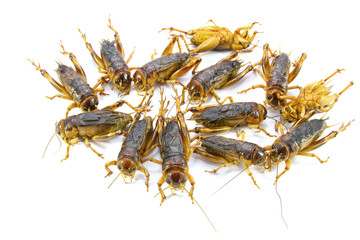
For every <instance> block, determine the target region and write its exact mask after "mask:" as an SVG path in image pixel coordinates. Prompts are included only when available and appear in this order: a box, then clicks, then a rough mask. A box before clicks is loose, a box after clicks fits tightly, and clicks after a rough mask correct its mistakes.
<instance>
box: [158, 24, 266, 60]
mask: <svg viewBox="0 0 360 240" xmlns="http://www.w3.org/2000/svg"><path fill="white" fill-rule="evenodd" d="M209 22H212V23H213V24H214V26H207V27H200V28H196V29H192V30H189V31H182V30H178V29H175V28H172V27H170V28H163V29H162V30H166V29H167V30H170V31H177V32H180V33H183V34H186V35H192V37H191V39H190V40H191V42H192V43H193V44H194V45H196V46H197V47H196V48H195V49H193V50H192V51H191V52H195V53H197V52H204V51H209V50H212V49H216V50H240V51H241V52H251V51H252V50H253V49H254V48H255V47H256V45H254V46H253V47H252V48H249V49H248V47H249V46H250V44H251V42H252V41H253V40H254V38H255V35H256V34H257V33H260V32H258V31H255V32H254V33H253V34H252V35H251V34H250V29H251V28H252V27H253V26H254V25H255V24H259V23H258V22H253V23H251V24H249V25H248V26H246V27H240V28H238V29H236V30H235V31H234V33H232V32H231V31H230V30H229V29H228V28H225V27H219V26H217V25H216V24H215V23H214V21H212V20H209Z"/></svg>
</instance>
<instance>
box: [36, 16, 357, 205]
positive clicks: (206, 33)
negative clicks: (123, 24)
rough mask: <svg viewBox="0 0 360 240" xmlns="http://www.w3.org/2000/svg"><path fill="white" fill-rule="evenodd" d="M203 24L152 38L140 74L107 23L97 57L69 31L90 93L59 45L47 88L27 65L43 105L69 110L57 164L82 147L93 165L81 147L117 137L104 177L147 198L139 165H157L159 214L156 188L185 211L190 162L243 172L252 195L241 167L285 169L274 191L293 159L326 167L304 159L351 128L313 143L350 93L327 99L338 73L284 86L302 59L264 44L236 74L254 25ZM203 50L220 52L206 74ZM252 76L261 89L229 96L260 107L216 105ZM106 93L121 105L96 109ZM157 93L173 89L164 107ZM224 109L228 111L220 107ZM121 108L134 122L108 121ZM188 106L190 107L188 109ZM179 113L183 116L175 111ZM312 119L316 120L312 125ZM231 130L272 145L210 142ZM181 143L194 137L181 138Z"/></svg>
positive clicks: (241, 139)
mask: <svg viewBox="0 0 360 240" xmlns="http://www.w3.org/2000/svg"><path fill="white" fill-rule="evenodd" d="M212 24H213V25H211V26H206V27H200V28H196V29H192V30H188V31H183V30H179V29H175V28H172V27H170V28H164V29H162V30H163V31H169V33H170V42H169V44H168V45H167V46H166V47H165V49H164V51H163V52H162V55H161V57H159V58H154V55H153V56H151V61H150V62H148V63H145V64H144V65H143V66H141V67H130V66H128V63H129V61H130V59H131V58H132V55H133V53H134V52H132V53H131V54H130V55H129V56H128V57H127V60H125V56H124V49H123V46H122V43H121V41H120V37H119V33H118V32H117V31H116V30H115V29H114V27H113V26H112V23H111V20H110V18H109V25H108V27H109V28H110V29H111V30H112V31H113V32H114V33H115V35H114V40H112V41H110V40H103V41H102V42H101V46H100V49H94V48H93V46H92V45H91V44H90V43H89V42H88V41H87V38H86V35H85V33H84V32H82V31H81V30H80V29H79V32H80V36H81V38H82V40H83V41H84V47H86V48H87V49H88V51H89V53H90V56H91V57H92V59H93V60H94V62H95V63H96V65H97V66H98V70H99V73H101V77H100V78H99V79H98V82H97V83H96V84H95V86H93V87H91V86H89V84H88V83H87V78H86V74H85V71H84V70H83V68H82V67H81V65H80V64H79V62H78V61H77V59H76V57H75V55H74V54H73V53H72V52H68V51H67V50H66V49H65V47H64V46H63V44H62V43H60V47H61V53H62V54H63V55H67V56H68V57H69V58H70V60H71V62H72V63H73V65H74V68H72V67H68V66H66V65H64V64H60V63H59V64H58V66H57V69H56V72H57V75H58V76H57V80H55V78H53V77H52V76H51V75H50V74H49V73H48V72H47V71H46V70H45V69H42V68H41V66H40V64H36V63H35V62H34V61H33V60H29V61H30V62H31V64H32V65H34V66H35V68H36V70H38V71H40V73H41V75H42V76H44V77H45V78H46V79H47V80H48V81H49V82H50V84H51V85H52V86H53V87H54V88H55V89H56V90H57V91H58V92H59V94H58V95H55V96H53V97H48V98H50V99H54V98H56V97H58V98H63V99H67V100H70V101H71V104H70V105H69V106H68V108H67V110H66V112H65V115H64V118H63V119H61V120H59V121H58V122H57V124H56V134H57V135H58V136H60V138H61V139H62V140H63V141H64V142H65V143H66V144H67V151H66V156H65V157H64V158H63V159H62V160H61V161H64V160H66V159H67V158H68V157H69V150H70V147H72V146H73V145H75V144H76V143H78V142H79V141H84V142H85V144H86V145H87V147H89V148H90V149H91V150H92V151H93V152H94V153H95V154H97V155H98V156H99V157H100V158H103V156H102V154H101V153H99V152H98V151H96V150H95V149H94V148H93V147H92V146H91V143H90V140H92V141H102V140H107V139H110V138H112V137H115V136H117V135H124V137H125V138H124V140H123V143H122V147H121V149H120V151H119V153H118V157H117V160H114V161H109V162H106V163H105V170H106V172H105V174H106V177H108V176H110V175H111V174H112V173H113V170H114V169H116V168H115V166H116V167H117V168H118V170H119V174H118V176H120V175H121V176H122V177H123V178H126V177H130V178H131V179H133V177H134V175H135V173H137V172H141V173H142V174H144V176H145V185H146V187H147V189H148V188H149V180H150V173H149V172H148V170H147V169H146V168H145V167H144V166H143V163H144V162H147V161H150V162H153V163H156V164H159V165H161V166H162V176H161V177H160V179H159V180H158V182H157V185H158V189H159V194H160V196H161V203H160V204H162V203H163V201H164V200H165V199H166V196H165V194H164V184H165V183H166V184H167V185H168V186H169V188H170V189H171V190H179V189H180V190H185V191H186V192H187V193H188V194H189V196H190V198H191V199H192V200H193V201H194V199H193V192H194V185H195V177H194V176H192V175H191V169H189V165H188V162H189V159H190V157H191V155H192V154H199V155H201V156H203V157H204V158H206V159H209V160H210V161H213V162H216V163H219V166H218V168H216V169H214V170H213V171H209V172H213V173H215V172H217V171H218V170H219V169H221V168H223V167H227V166H230V165H235V164H238V163H243V164H244V171H246V172H247V174H248V175H249V176H250V177H251V179H252V181H253V183H254V184H255V185H256V186H257V187H258V185H257V183H256V181H255V179H254V177H253V175H252V173H251V171H250V170H249V167H250V166H258V167H260V168H263V170H264V174H266V171H268V170H270V169H271V168H272V167H274V166H276V165H278V164H279V163H280V162H282V161H284V162H285V169H284V170H283V171H282V172H281V173H280V174H278V175H277V177H276V179H275V183H276V182H277V181H278V180H279V178H280V177H281V176H282V175H283V174H285V173H286V172H287V171H288V170H289V169H290V166H291V159H292V157H293V156H295V155H302V156H308V157H314V158H316V159H317V160H318V161H320V162H321V163H323V162H326V161H327V159H325V160H324V159H320V158H319V157H318V156H317V155H315V154H314V153H312V150H314V149H316V148H318V147H320V146H322V145H323V144H325V143H326V142H328V141H329V140H330V139H332V138H334V137H336V136H337V134H338V133H340V132H342V131H344V130H345V129H346V128H347V127H348V126H349V125H350V124H351V123H352V121H353V120H351V121H348V122H346V123H343V124H342V125H341V126H340V127H339V128H338V130H336V131H332V132H330V133H329V134H328V135H326V136H322V135H323V132H324V130H325V129H326V128H327V127H328V126H327V123H326V120H327V119H326V118H325V115H326V113H327V112H328V111H330V110H331V108H332V107H333V106H334V104H335V103H336V102H337V101H338V99H339V97H340V96H341V95H342V94H343V93H344V92H345V91H346V90H347V89H348V88H350V87H351V86H352V85H353V82H350V83H349V84H348V85H347V86H345V88H344V89H343V90H342V91H341V92H339V93H333V92H331V91H330V87H329V86H328V85H327V84H328V83H329V79H330V78H331V77H333V76H334V75H335V74H337V73H339V72H341V71H342V69H338V70H336V71H335V72H334V73H333V74H332V75H330V76H329V77H327V78H325V79H323V80H320V81H316V82H312V83H310V84H308V85H306V86H298V85H292V82H293V81H294V79H295V78H296V76H297V75H298V73H299V72H300V70H301V67H302V65H303V62H304V61H305V59H306V56H307V55H306V54H305V53H303V54H302V55H301V56H300V57H299V58H298V59H296V60H295V61H294V62H291V61H290V58H289V54H286V53H278V52H277V51H273V50H271V48H270V46H269V45H268V44H265V45H264V46H263V55H262V58H260V57H259V61H258V62H257V63H252V64H250V63H247V64H244V62H243V61H241V60H238V54H239V53H244V54H251V52H252V50H253V49H254V48H255V47H256V46H257V45H256V44H253V43H252V42H253V41H254V38H255V35H256V34H257V33H259V32H258V31H253V32H252V33H251V29H252V28H253V27H254V26H255V25H257V24H259V23H257V22H254V23H251V24H249V25H248V26H245V27H240V28H238V29H236V30H235V31H234V32H231V31H230V30H229V29H227V28H225V27H219V26H217V25H216V24H215V23H214V22H212ZM80 36H79V37H80ZM189 38H190V41H191V44H192V45H194V46H195V48H193V49H192V50H191V49H190V48H189V46H188V45H190V44H189V43H188V39H189ZM181 41H183V42H184V43H185V46H186V48H187V51H186V52H182V50H181V47H180V42H181ZM176 45H178V47H179V52H176V53H173V50H174V47H175V46H176ZM209 50H215V51H216V50H223V51H229V55H228V56H226V57H225V58H223V59H220V60H219V61H218V62H217V63H216V64H214V65H212V66H208V67H206V68H204V69H202V70H200V71H198V70H197V68H198V66H199V64H200V62H201V57H206V54H205V55H200V54H199V53H200V52H206V51H209ZM242 68H243V69H242ZM240 69H242V70H240ZM189 71H192V74H193V76H192V78H191V79H190V81H188V83H187V85H185V83H184V82H180V81H178V79H179V78H180V77H181V76H183V75H184V74H186V73H187V72H189ZM252 71H255V72H256V73H257V74H258V76H260V79H263V80H264V84H256V85H253V86H252V87H251V88H248V89H243V90H239V91H238V94H244V93H246V92H248V91H251V90H252V89H256V88H262V89H263V90H264V91H265V97H264V98H263V99H259V100H258V102H234V101H233V98H232V97H231V96H229V97H226V98H225V99H220V97H219V96H218V95H217V94H216V90H217V89H226V88H228V87H230V86H231V85H233V84H235V83H237V82H238V81H240V80H241V79H243V78H244V76H246V75H247V74H248V73H249V72H252ZM156 82H158V83H160V85H159V84H158V83H156ZM107 84H109V85H110V86H112V89H113V91H116V92H117V93H118V94H119V96H120V97H119V99H121V100H119V101H117V102H115V103H113V104H111V105H109V106H107V107H104V108H102V109H98V104H99V98H98V95H106V93H105V91H104V88H103V86H104V85H107ZM161 84H172V85H173V86H172V89H173V93H172V96H173V98H172V99H166V97H165V94H164V90H163V88H161ZM132 85H134V88H132ZM175 85H180V87H181V88H182V92H180V91H179V90H178V89H177V88H175ZM159 86H160V87H159ZM134 89H135V90H136V91H135V90H134ZM290 89H297V90H298V91H299V93H298V95H297V96H293V95H289V94H288V90H290ZM154 92H157V94H159V95H160V99H161V100H160V104H159V105H160V106H159V107H158V108H157V109H156V108H154V106H156V105H157V104H155V105H152V102H151V100H152V97H153V96H154ZM132 94H138V95H141V96H142V101H141V102H140V104H139V105H137V106H133V105H134V104H132V103H130V102H129V101H126V100H123V98H126V96H128V95H132ZM209 95H212V96H213V97H214V98H215V100H216V101H217V104H216V105H206V104H205V103H206V101H207V100H208V97H209ZM226 101H229V103H225V102H226ZM186 102H187V104H185V103H186ZM261 103H263V104H261ZM124 104H126V105H128V106H129V107H130V108H131V109H132V110H133V111H134V114H128V113H123V112H120V111H116V109H117V108H119V107H121V106H122V105H124ZM190 104H191V105H192V106H189V105H190ZM172 106H174V107H175V108H176V115H175V116H173V117H169V116H168V111H169V110H170V109H171V108H172ZM182 106H187V107H186V109H185V110H181V107H182ZM73 108H79V109H81V111H83V113H80V114H77V115H70V114H69V113H70V111H71V109H73ZM268 108H272V109H276V110H277V111H278V112H279V117H278V118H277V119H275V118H274V123H275V126H274V127H275V129H276V131H277V132H279V136H278V137H276V136H274V135H271V134H270V133H269V132H268V131H267V130H266V129H264V128H263V127H262V126H261V125H262V122H263V120H264V119H266V118H267V117H269V116H267V113H268V110H267V109H268ZM149 111H155V112H157V115H156V117H150V116H147V113H148V112H149ZM189 112H191V113H192V115H191V117H190V118H188V119H186V120H185V117H184V115H185V114H187V113H188V114H191V113H189ZM318 113H320V114H321V117H319V118H313V116H314V115H315V114H318ZM187 121H195V122H196V123H197V124H199V125H200V126H199V127H195V128H194V129H190V130H189V129H188V127H187V124H186V122H187ZM284 123H292V125H291V128H290V129H289V130H288V131H287V132H284V128H283V124H284ZM238 127H242V128H241V130H243V129H244V128H246V127H250V128H255V129H258V132H259V134H261V135H263V137H264V138H274V141H273V143H272V144H271V145H268V146H259V145H257V144H255V143H252V142H247V141H245V132H244V131H241V132H236V133H237V136H236V138H227V137H223V136H217V135H216V134H214V133H216V132H222V131H229V130H233V129H238ZM190 133H192V134H194V135H193V136H192V137H190ZM155 148H159V149H160V155H161V156H159V157H158V158H157V159H156V158H147V155H149V154H150V153H151V152H152V151H153V150H154V149H155ZM112 169H113V170H112ZM187 182H189V183H190V185H191V187H190V190H189V191H188V190H187V189H185V185H186V183H187Z"/></svg>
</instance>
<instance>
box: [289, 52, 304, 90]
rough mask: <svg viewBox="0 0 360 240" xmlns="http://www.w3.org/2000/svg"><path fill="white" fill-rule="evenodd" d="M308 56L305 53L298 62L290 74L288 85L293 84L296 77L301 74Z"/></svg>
mask: <svg viewBox="0 0 360 240" xmlns="http://www.w3.org/2000/svg"><path fill="white" fill-rule="evenodd" d="M306 56H307V55H306V53H303V54H302V55H301V57H300V59H299V60H298V61H297V62H296V65H295V68H294V69H293V70H292V71H291V73H290V74H289V80H288V83H291V82H292V81H293V80H294V79H295V78H296V76H297V75H298V74H299V72H300V69H301V67H302V65H303V63H304V61H305V59H306Z"/></svg>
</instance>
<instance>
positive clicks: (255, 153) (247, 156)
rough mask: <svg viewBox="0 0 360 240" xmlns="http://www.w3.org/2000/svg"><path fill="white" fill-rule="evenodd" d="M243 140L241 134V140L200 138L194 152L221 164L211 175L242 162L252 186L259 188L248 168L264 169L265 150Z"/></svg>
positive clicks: (213, 137) (214, 137)
mask: <svg viewBox="0 0 360 240" xmlns="http://www.w3.org/2000/svg"><path fill="white" fill-rule="evenodd" d="M243 133H244V132H243ZM244 138H245V135H244V134H242V140H237V139H231V138H226V137H222V136H200V141H201V147H196V148H195V151H194V152H195V153H197V154H200V155H201V156H203V157H205V158H207V159H209V160H210V161H213V162H217V163H222V165H221V166H220V167H218V168H216V169H214V170H213V171H208V172H211V173H216V172H217V171H218V170H219V169H220V168H223V167H227V166H231V165H236V164H239V163H240V162H243V163H244V164H245V166H244V168H245V170H246V172H247V173H248V175H249V176H250V177H251V179H252V180H253V182H254V184H255V185H256V186H257V187H259V186H258V185H257V184H256V181H255V179H254V177H253V175H252V173H251V171H250V170H249V167H250V166H252V165H256V166H260V167H264V166H263V165H264V163H265V161H266V156H265V150H264V149H263V148H262V147H260V146H259V145H257V144H255V143H251V142H246V141H244Z"/></svg>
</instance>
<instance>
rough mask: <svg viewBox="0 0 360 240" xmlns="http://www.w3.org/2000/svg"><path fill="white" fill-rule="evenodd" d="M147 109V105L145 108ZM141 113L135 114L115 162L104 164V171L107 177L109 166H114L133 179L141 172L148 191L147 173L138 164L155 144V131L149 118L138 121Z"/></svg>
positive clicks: (110, 172)
mask: <svg viewBox="0 0 360 240" xmlns="http://www.w3.org/2000/svg"><path fill="white" fill-rule="evenodd" d="M149 100H150V99H149ZM145 107H147V105H146V106H145ZM140 116H141V112H140V113H137V114H136V115H135V117H134V121H133V123H132V124H131V126H130V128H129V130H128V131H127V133H126V138H125V140H124V142H123V144H122V146H121V150H120V152H119V155H118V157H117V160H116V161H110V162H108V163H106V164H105V169H106V171H107V172H108V174H107V175H106V176H105V177H107V176H109V175H110V174H112V171H111V170H110V169H109V166H112V165H116V166H117V167H118V169H119V170H120V174H123V175H125V176H130V177H131V178H133V177H134V175H135V172H136V171H137V170H138V171H141V172H142V173H144V174H145V177H146V181H145V184H146V187H147V189H149V172H148V171H147V170H146V168H144V167H143V166H140V163H143V162H145V161H146V159H145V160H143V157H144V156H146V155H147V154H149V153H150V152H151V151H152V150H153V149H154V148H155V147H156V143H157V131H156V129H155V130H154V129H153V119H152V118H151V117H149V116H146V117H144V118H143V119H141V120H140Z"/></svg>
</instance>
